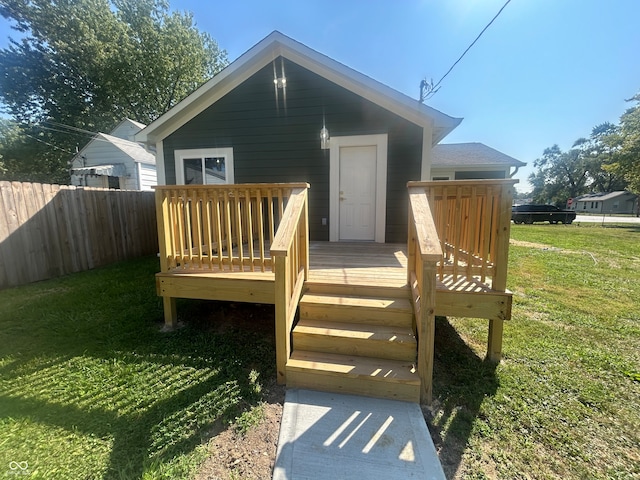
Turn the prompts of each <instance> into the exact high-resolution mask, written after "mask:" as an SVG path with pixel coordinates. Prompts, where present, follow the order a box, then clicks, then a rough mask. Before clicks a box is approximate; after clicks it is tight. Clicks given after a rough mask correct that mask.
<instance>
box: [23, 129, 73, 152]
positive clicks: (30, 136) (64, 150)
mask: <svg viewBox="0 0 640 480" xmlns="http://www.w3.org/2000/svg"><path fill="white" fill-rule="evenodd" d="M24 135H25V136H27V137H29V138H33V139H34V140H35V141H37V142H40V143H44V144H45V145H48V146H50V147H53V148H56V149H58V150H61V151H63V152H66V153H70V154H71V155H75V153H73V152H71V151H69V150H67V149H66V148H61V147H58V146H57V145H54V144H52V143H49V142H45V141H44V140H41V139H40V138H37V137H34V136H33V135H29V134H28V133H25V134H24Z"/></svg>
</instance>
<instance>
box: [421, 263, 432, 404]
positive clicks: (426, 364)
mask: <svg viewBox="0 0 640 480" xmlns="http://www.w3.org/2000/svg"><path fill="white" fill-rule="evenodd" d="M435 305H436V263H435V262H426V261H423V262H422V292H421V297H420V321H419V324H418V375H419V376H420V385H421V387H420V402H421V403H426V404H430V403H431V397H432V392H433V356H434V349H435V336H436V316H435Z"/></svg>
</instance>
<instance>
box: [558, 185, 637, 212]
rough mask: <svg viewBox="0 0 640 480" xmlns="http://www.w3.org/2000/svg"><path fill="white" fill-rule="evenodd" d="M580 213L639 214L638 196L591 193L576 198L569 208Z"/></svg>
mask: <svg viewBox="0 0 640 480" xmlns="http://www.w3.org/2000/svg"><path fill="white" fill-rule="evenodd" d="M569 208H571V209H572V210H575V211H576V212H578V213H580V212H582V213H603V214H611V213H620V214H636V213H638V196H637V195H635V194H633V193H631V192H626V191H620V192H611V193H590V194H587V195H582V196H580V197H576V198H574V199H573V201H572V202H571V205H570V206H569Z"/></svg>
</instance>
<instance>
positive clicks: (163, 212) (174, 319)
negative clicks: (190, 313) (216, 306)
mask: <svg viewBox="0 0 640 480" xmlns="http://www.w3.org/2000/svg"><path fill="white" fill-rule="evenodd" d="M156 219H157V224H158V247H159V250H160V271H161V272H168V271H169V259H168V252H167V245H168V244H169V243H171V238H170V237H169V232H170V231H171V228H173V227H172V225H171V224H170V223H169V219H170V217H169V199H168V198H167V196H166V195H165V192H163V191H162V190H159V189H158V190H156ZM158 293H161V292H160V290H158ZM162 307H163V309H164V325H165V329H173V328H175V327H176V325H177V323H178V315H177V311H176V299H175V298H171V297H167V296H164V295H163V296H162Z"/></svg>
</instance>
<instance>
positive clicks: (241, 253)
mask: <svg viewBox="0 0 640 480" xmlns="http://www.w3.org/2000/svg"><path fill="white" fill-rule="evenodd" d="M233 193H234V196H235V199H236V205H235V207H236V208H235V212H236V213H235V216H236V218H235V220H236V230H237V232H236V234H237V236H238V259H239V261H240V271H242V270H243V269H244V251H243V248H242V241H243V238H242V205H241V204H240V191H239V190H238V189H237V188H236V189H234V190H233Z"/></svg>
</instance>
